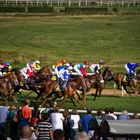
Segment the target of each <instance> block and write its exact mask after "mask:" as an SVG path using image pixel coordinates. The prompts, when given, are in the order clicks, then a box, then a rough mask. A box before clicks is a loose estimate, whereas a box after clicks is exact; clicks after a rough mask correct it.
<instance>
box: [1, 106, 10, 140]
mask: <svg viewBox="0 0 140 140" xmlns="http://www.w3.org/2000/svg"><path fill="white" fill-rule="evenodd" d="M8 113H9V111H8V108H7V105H5V106H2V107H0V138H1V140H6V119H7V117H8Z"/></svg>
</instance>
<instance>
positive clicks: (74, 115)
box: [69, 108, 80, 140]
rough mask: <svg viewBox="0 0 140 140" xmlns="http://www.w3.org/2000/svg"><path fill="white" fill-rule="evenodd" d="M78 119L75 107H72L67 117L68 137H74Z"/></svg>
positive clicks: (72, 139)
mask: <svg viewBox="0 0 140 140" xmlns="http://www.w3.org/2000/svg"><path fill="white" fill-rule="evenodd" d="M79 121H80V116H79V114H78V112H77V109H76V108H74V109H73V110H72V114H71V115H70V117H69V123H70V139H71V140H74V137H75V135H76V133H77V132H78V124H79Z"/></svg>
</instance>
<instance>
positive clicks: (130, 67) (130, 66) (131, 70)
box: [125, 63, 140, 76]
mask: <svg viewBox="0 0 140 140" xmlns="http://www.w3.org/2000/svg"><path fill="white" fill-rule="evenodd" d="M137 67H140V64H138V63H127V64H125V69H126V71H127V72H128V74H129V75H130V76H133V75H135V69H136V68H137Z"/></svg>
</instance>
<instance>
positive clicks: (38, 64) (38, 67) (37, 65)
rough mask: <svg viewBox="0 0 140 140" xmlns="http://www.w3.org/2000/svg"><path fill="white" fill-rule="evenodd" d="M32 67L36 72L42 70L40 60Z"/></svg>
mask: <svg viewBox="0 0 140 140" xmlns="http://www.w3.org/2000/svg"><path fill="white" fill-rule="evenodd" d="M32 67H33V68H34V70H35V72H38V71H39V70H40V69H41V67H40V61H39V60H36V61H34V62H33V64H32Z"/></svg>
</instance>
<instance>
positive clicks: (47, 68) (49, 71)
mask: <svg viewBox="0 0 140 140" xmlns="http://www.w3.org/2000/svg"><path fill="white" fill-rule="evenodd" d="M39 73H40V74H41V75H42V76H43V77H46V76H47V78H51V77H52V75H53V74H52V69H51V67H50V66H45V67H43V68H42V69H41V70H40V71H39Z"/></svg>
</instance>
